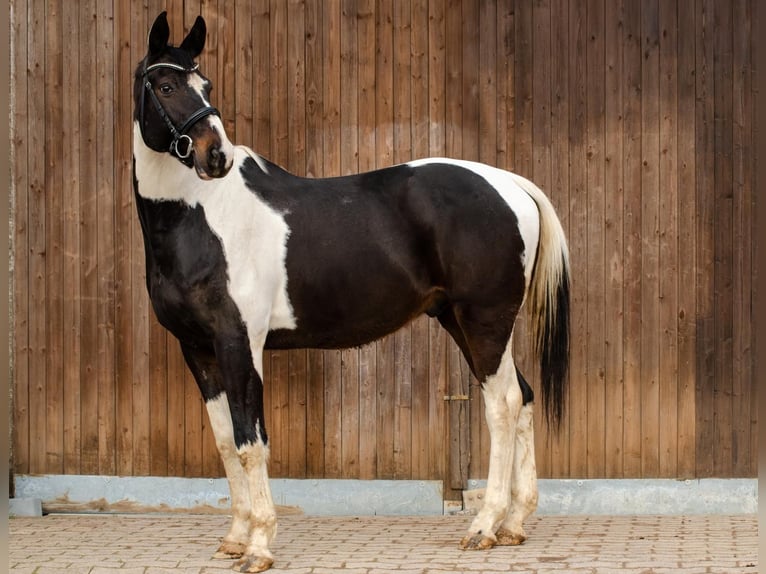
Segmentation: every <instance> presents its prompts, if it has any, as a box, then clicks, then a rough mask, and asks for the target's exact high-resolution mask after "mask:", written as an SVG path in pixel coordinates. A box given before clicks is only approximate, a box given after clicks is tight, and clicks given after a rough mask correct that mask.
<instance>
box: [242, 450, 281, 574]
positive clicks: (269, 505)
mask: <svg viewBox="0 0 766 574" xmlns="http://www.w3.org/2000/svg"><path fill="white" fill-rule="evenodd" d="M239 458H240V460H241V461H242V466H243V467H244V469H245V472H246V474H247V482H248V485H249V489H250V503H251V506H250V540H249V542H248V544H247V548H246V549H245V554H244V555H243V556H242V559H241V560H240V561H239V562H237V564H236V567H237V568H238V569H239V571H240V572H262V571H264V570H267V569H268V568H270V567H271V565H272V564H273V562H274V556H273V555H272V554H271V551H270V550H269V545H270V544H271V541H272V540H273V539H274V537H275V536H276V534H277V514H276V511H275V509H274V501H273V500H272V498H271V489H270V487H269V476H268V471H267V463H268V458H269V447H268V446H267V445H266V444H265V443H264V442H263V441H262V440H261V439H260V438H259V439H258V440H256V442H255V443H251V444H247V445H245V446H243V447H240V449H239Z"/></svg>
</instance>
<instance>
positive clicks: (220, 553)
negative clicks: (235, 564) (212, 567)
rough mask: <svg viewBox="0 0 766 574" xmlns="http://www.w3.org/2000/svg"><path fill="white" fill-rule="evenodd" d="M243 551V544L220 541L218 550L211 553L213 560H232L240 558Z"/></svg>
mask: <svg viewBox="0 0 766 574" xmlns="http://www.w3.org/2000/svg"><path fill="white" fill-rule="evenodd" d="M244 553H245V545H244V544H242V543H240V542H226V541H224V542H221V545H220V546H219V547H218V550H216V551H215V554H213V558H214V559H215V560H232V559H233V558H242V555H243V554H244Z"/></svg>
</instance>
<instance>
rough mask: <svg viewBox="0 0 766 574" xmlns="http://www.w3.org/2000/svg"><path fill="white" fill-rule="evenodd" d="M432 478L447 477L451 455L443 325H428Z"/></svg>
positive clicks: (429, 456) (430, 470)
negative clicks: (444, 398) (449, 456)
mask: <svg viewBox="0 0 766 574" xmlns="http://www.w3.org/2000/svg"><path fill="white" fill-rule="evenodd" d="M428 327H429V329H428V359H429V361H428V383H429V413H428V478H429V479H432V480H442V479H444V478H445V477H446V476H447V474H446V473H447V468H448V466H447V461H448V454H449V443H448V439H449V432H448V424H449V421H448V419H447V417H448V414H449V413H448V411H447V409H448V406H449V405H448V402H447V401H445V400H440V399H443V397H444V396H445V395H447V394H449V389H448V386H447V385H448V378H447V335H446V331H445V330H444V329H442V328H441V326H440V325H439V323H438V322H437V321H434V320H430V321H429V322H428Z"/></svg>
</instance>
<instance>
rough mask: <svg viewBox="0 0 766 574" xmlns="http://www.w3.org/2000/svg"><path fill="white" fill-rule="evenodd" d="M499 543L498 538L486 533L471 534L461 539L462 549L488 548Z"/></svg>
mask: <svg viewBox="0 0 766 574" xmlns="http://www.w3.org/2000/svg"><path fill="white" fill-rule="evenodd" d="M495 544H497V540H495V539H494V538H491V537H489V536H487V535H486V534H469V535H468V536H466V537H465V538H463V539H462V540H461V541H460V549H461V550H488V549H489V548H492V547H493V546H494V545H495Z"/></svg>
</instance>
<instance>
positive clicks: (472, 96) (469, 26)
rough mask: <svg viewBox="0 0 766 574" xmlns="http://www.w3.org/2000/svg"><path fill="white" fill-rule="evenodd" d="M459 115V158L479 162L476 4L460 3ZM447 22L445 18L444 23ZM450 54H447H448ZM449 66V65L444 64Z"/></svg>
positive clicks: (448, 19) (477, 10)
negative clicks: (460, 93) (460, 87)
mask: <svg viewBox="0 0 766 574" xmlns="http://www.w3.org/2000/svg"><path fill="white" fill-rule="evenodd" d="M461 16H462V30H461V34H462V35H461V40H462V41H461V43H460V46H461V47H462V52H463V53H462V70H461V72H462V91H463V93H462V98H461V108H462V114H461V118H460V127H461V134H460V136H461V137H460V139H461V154H460V157H461V158H463V159H468V160H478V159H479V147H480V144H479V118H480V108H479V67H480V65H479V45H480V36H479V4H478V3H476V2H463V3H462V13H461ZM450 20H451V18H450V17H449V15H448V18H447V21H448V23H449V22H450ZM449 52H450V50H448V53H449ZM448 65H449V62H448Z"/></svg>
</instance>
